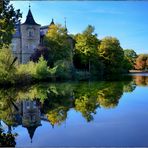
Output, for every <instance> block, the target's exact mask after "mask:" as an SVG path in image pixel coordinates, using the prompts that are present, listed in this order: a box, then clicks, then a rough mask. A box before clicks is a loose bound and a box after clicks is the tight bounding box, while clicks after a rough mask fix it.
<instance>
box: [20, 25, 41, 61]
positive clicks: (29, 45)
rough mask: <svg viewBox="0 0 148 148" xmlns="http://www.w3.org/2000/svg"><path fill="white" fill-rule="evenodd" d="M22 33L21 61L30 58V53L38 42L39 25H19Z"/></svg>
mask: <svg viewBox="0 0 148 148" xmlns="http://www.w3.org/2000/svg"><path fill="white" fill-rule="evenodd" d="M21 35H22V63H27V62H28V61H29V60H30V56H31V54H32V53H33V52H34V49H35V48H36V47H37V46H38V45H39V43H40V26H39V25H21Z"/></svg>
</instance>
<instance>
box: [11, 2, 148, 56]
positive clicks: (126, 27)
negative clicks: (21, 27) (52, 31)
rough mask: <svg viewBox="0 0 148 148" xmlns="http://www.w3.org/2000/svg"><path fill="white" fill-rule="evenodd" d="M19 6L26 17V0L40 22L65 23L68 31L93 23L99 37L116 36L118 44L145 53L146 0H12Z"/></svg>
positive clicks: (147, 49) (147, 35)
mask: <svg viewBox="0 0 148 148" xmlns="http://www.w3.org/2000/svg"><path fill="white" fill-rule="evenodd" d="M11 3H12V4H13V6H14V7H15V9H21V12H22V13H23V18H22V22H24V21H25V18H26V15H27V12H28V6H29V3H30V5H31V10H32V13H33V16H34V19H35V21H36V22H37V23H39V24H41V25H48V24H50V22H51V19H52V18H54V21H55V23H60V24H63V25H64V17H66V18H67V28H68V31H69V33H74V34H76V33H78V32H82V31H83V30H84V29H85V28H86V27H87V25H88V24H90V25H93V26H95V33H97V34H98V38H99V39H102V38H103V37H105V36H113V37H117V38H118V39H119V40H120V43H121V46H122V47H123V48H124V49H126V48H128V49H134V50H135V51H136V52H137V53H138V54H139V53H148V1H11Z"/></svg>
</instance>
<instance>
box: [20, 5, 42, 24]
mask: <svg viewBox="0 0 148 148" xmlns="http://www.w3.org/2000/svg"><path fill="white" fill-rule="evenodd" d="M22 25H39V24H37V23H36V22H35V20H34V18H33V15H32V12H31V10H30V6H29V11H28V14H27V17H26V21H25V22H24V23H23V24H22Z"/></svg>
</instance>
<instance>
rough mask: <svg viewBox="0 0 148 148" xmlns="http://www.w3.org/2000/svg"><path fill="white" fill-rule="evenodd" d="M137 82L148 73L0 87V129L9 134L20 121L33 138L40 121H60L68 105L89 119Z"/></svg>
mask: <svg viewBox="0 0 148 148" xmlns="http://www.w3.org/2000/svg"><path fill="white" fill-rule="evenodd" d="M136 85H148V77H142V76H133V80H131V81H123V82H121V81H120V82H83V83H60V84H38V85H33V86H31V87H26V88H22V89H17V88H9V89H0V119H1V120H2V121H1V122H2V123H3V124H0V128H1V129H2V128H3V127H4V126H6V127H7V128H5V129H4V131H2V130H0V131H1V133H9V134H12V133H13V128H15V127H17V126H19V125H21V126H23V127H25V128H26V129H27V131H28V134H29V136H30V139H31V141H32V138H33V135H34V133H35V130H36V128H38V127H39V126H42V125H41V121H47V122H49V124H51V125H52V126H53V127H54V126H55V125H61V124H62V123H63V122H64V121H65V120H66V118H67V114H68V111H69V110H70V109H74V110H76V111H77V112H80V113H81V115H82V116H83V117H84V118H85V119H86V121H87V122H90V121H92V120H93V119H94V115H95V114H96V109H98V108H115V107H116V106H117V105H118V103H119V100H120V98H121V97H122V95H123V93H127V92H132V91H134V89H135V88H136ZM18 134H19V133H18ZM14 137H15V136H14ZM0 143H1V141H0ZM13 144H14V143H13Z"/></svg>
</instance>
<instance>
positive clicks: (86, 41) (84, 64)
mask: <svg viewBox="0 0 148 148" xmlns="http://www.w3.org/2000/svg"><path fill="white" fill-rule="evenodd" d="M93 32H94V27H93V26H91V25H89V26H88V27H87V28H86V29H85V30H84V31H83V33H81V34H77V35H76V36H75V40H76V44H75V53H74V64H75V66H76V68H78V69H85V70H89V71H90V66H91V63H92V62H94V61H95V59H96V60H98V56H97V47H98V45H99V40H98V39H97V35H96V34H93ZM95 62H96V61H95Z"/></svg>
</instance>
